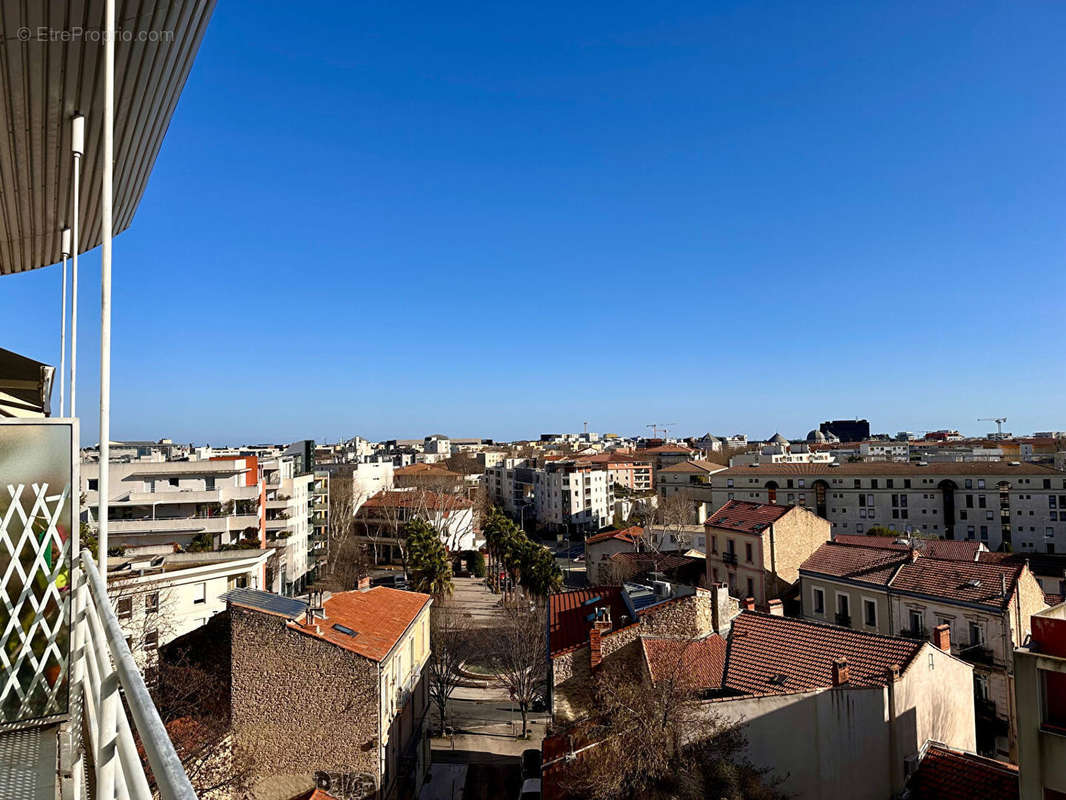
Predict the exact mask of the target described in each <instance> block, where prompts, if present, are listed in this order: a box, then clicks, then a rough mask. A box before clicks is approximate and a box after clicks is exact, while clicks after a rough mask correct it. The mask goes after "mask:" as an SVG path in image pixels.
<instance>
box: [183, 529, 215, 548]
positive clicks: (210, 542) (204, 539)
mask: <svg viewBox="0 0 1066 800" xmlns="http://www.w3.org/2000/svg"><path fill="white" fill-rule="evenodd" d="M214 549H215V537H214V536H212V535H211V534H210V533H207V532H204V533H198V534H196V535H195V536H194V537H193V538H192V541H191V542H189V543H188V544H187V545H186V546H185V552H186V553H206V552H210V551H212V550H214Z"/></svg>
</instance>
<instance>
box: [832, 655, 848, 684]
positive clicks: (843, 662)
mask: <svg viewBox="0 0 1066 800" xmlns="http://www.w3.org/2000/svg"><path fill="white" fill-rule="evenodd" d="M850 680H851V679H850V678H849V677H848V660H847V659H846V658H834V659H833V685H834V686H843V685H844V684H845V683H848V682H850Z"/></svg>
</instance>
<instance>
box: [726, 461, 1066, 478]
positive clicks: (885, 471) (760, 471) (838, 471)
mask: <svg viewBox="0 0 1066 800" xmlns="http://www.w3.org/2000/svg"><path fill="white" fill-rule="evenodd" d="M923 473H924V474H929V475H990V476H995V477H1000V476H1007V477H1009V476H1011V475H1041V476H1045V477H1056V476H1057V477H1060V478H1066V473H1064V472H1061V471H1059V470H1057V469H1054V468H1053V467H1046V466H1044V465H1042V464H1030V463H1026V462H1020V463H1019V462H1015V463H1011V462H1009V461H933V462H930V463H928V464H926V465H925V466H919V465H918V464H917V463H907V464H903V463H898V462H874V463H867V462H863V461H856V462H842V463H839V464H835V465H831V464H755V465H753V466H747V467H730V468H729V469H727V470H724V471H722V472H719V473H716V474H715V477H726V478H732V477H736V476H741V475H906V476H907V477H911V476H914V475H921V474H923Z"/></svg>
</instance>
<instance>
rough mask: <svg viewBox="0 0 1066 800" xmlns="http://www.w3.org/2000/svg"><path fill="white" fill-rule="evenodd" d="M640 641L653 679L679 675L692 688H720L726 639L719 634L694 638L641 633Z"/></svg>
mask: <svg viewBox="0 0 1066 800" xmlns="http://www.w3.org/2000/svg"><path fill="white" fill-rule="evenodd" d="M640 644H641V647H642V648H643V653H644V661H645V663H646V664H647V666H648V674H649V675H651V679H652V682H653V683H658V682H659V681H662V680H670V679H671V678H675V677H676V678H677V680H678V681H679V682H680V683H681V684H682V685H684V686H686V687H687V688H689V689H719V688H721V686H722V671H723V670H724V669H725V652H726V641H725V639H723V638H722V637H721V636H719V635H718V634H716V633H715V634H711V635H710V636H707V637H705V638H703V639H697V640H695V641H692V640H689V639H667V638H662V637H658V636H642V637H641V638H640Z"/></svg>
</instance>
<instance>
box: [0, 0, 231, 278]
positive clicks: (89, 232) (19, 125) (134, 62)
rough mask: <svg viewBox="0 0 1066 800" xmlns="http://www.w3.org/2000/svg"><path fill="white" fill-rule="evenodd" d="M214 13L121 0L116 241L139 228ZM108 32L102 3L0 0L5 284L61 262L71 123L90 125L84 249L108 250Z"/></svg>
mask: <svg viewBox="0 0 1066 800" xmlns="http://www.w3.org/2000/svg"><path fill="white" fill-rule="evenodd" d="M214 6H215V0H116V16H115V20H116V27H117V29H118V35H117V36H116V38H115V128H114V130H115V177H114V187H115V202H114V232H115V233H116V234H117V233H121V232H122V231H124V230H125V229H126V228H127V227H128V226H129V225H130V223H131V222H132V220H133V215H134V213H135V212H136V210H137V205H138V204H139V203H140V200H141V196H142V195H143V194H144V189H145V186H146V185H147V182H148V176H149V174H150V173H151V171H152V167H153V165H154V164H155V159H156V156H157V155H158V153H159V148H160V145H161V144H162V141H163V137H164V136H165V135H166V132H167V128H168V126H169V125H170V119H171V117H172V115H173V113H174V108H175V106H176V105H177V102H178V97H179V95H180V94H181V90H182V87H184V85H185V80H186V78H187V77H188V75H189V69H190V68H191V67H192V62H193V58H194V57H195V56H196V52H197V50H198V49H199V47H200V40H201V39H202V38H203V35H204V30H205V29H206V27H207V23H208V20H209V19H210V17H211V12H212V11H213V10H214ZM103 29H104V0H70V2H58V1H57V0H29V2H27V0H0V130H3V131H4V132H5V135H4V136H2V137H0V275H9V274H12V273H16V272H25V271H26V270H30V269H35V268H37V267H43V266H47V265H49V264H54V263H56V262H57V261H59V260H60V259H61V258H62V254H61V252H60V248H61V233H60V231H61V230H62V229H63V228H64V227H69V225H70V222H71V214H72V208H71V206H72V203H73V184H72V180H71V176H72V170H73V164H72V158H71V150H70V148H71V125H70V119H71V117H72V116H74V115H75V114H82V115H83V116H84V117H85V155H84V157H83V159H82V168H81V198H80V205H81V214H80V233H79V239H80V243H79V246H78V252H79V253H81V252H85V251H86V250H91V249H92V248H94V247H96V246H97V245H99V244H100V241H101V209H100V186H101V180H102V178H101V158H100V153H101V147H100V141H101V137H102V135H103V132H102V127H103V122H102V120H103V97H104V66H103V63H104V37H103V35H102V31H103Z"/></svg>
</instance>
